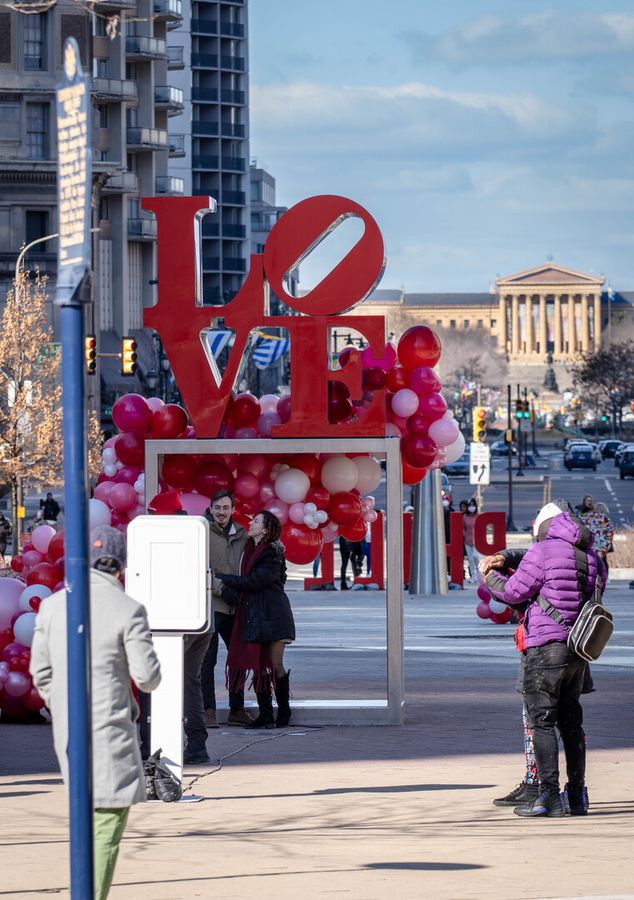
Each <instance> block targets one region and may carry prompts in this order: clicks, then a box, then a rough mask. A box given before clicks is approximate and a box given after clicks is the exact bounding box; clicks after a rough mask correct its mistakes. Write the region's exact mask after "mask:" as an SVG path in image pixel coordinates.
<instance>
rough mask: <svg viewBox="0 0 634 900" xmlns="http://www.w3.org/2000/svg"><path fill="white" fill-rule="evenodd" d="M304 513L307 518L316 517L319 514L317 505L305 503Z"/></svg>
mask: <svg viewBox="0 0 634 900" xmlns="http://www.w3.org/2000/svg"><path fill="white" fill-rule="evenodd" d="M304 512H305V513H306V515H307V516H314V515H315V513H316V512H317V504H316V503H304Z"/></svg>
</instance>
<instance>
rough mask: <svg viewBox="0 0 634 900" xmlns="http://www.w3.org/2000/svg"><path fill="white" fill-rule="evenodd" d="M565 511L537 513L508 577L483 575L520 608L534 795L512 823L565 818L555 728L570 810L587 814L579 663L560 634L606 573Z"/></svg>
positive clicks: (555, 507) (586, 534)
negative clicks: (542, 602)
mask: <svg viewBox="0 0 634 900" xmlns="http://www.w3.org/2000/svg"><path fill="white" fill-rule="evenodd" d="M562 506H563V507H564V509H563V510H562ZM565 507H567V504H566V503H565V501H555V502H553V503H548V504H546V506H544V507H543V508H542V509H541V510H540V511H539V513H538V515H537V518H536V519H535V522H534V525H533V536H534V537H535V539H536V543H534V544H533V545H532V546H531V547H530V549H529V550H528V551H527V552H526V554H525V555H524V557H523V559H522V561H521V563H520V565H519V567H518V569H517V571H516V572H515V574H514V575H512V576H510V577H507V576H505V575H502V574H501V573H499V572H497V571H495V570H491V571H489V572H488V574H487V576H486V583H487V586H488V588H489V590H490V591H491V593H492V594H493V596H494V597H496V598H497V599H499V600H501V601H502V602H504V603H507V604H508V605H509V606H515V607H525V608H526V611H525V615H524V629H525V644H524V646H525V650H524V655H525V670H524V679H523V693H524V701H525V704H526V710H527V714H528V720H529V724H530V726H531V728H532V730H533V742H534V746H535V757H536V761H537V774H538V777H539V785H540V789H539V794H538V797H537V799H536V800H533V801H531V802H529V803H526V804H524V805H522V806H518V807H517V808H516V809H515V813H516V814H517V815H519V816H550V817H559V816H563V815H564V814H565V813H564V806H563V803H562V799H561V795H560V792H559V752H558V745H557V734H556V731H555V727H557V728H558V729H559V732H560V734H561V738H562V741H563V745H564V751H565V754H566V768H567V773H568V785H567V791H568V800H569V803H570V807H571V809H572V808H574V809H576V810H581V809H583V808H587V795H586V792H585V762H586V760H585V756H586V745H585V734H584V731H583V725H582V722H583V713H582V710H581V704H580V703H579V697H580V695H581V689H582V684H583V676H584V671H585V662H584V660H583V659H581V657H579V656H577V655H576V654H575V653H573V652H572V650H570V649H569V648H568V645H567V639H568V630H567V628H570V626H571V625H572V624H573V623H574V621H575V620H576V618H577V616H578V615H579V611H580V610H581V607H582V606H583V604H584V603H585V601H586V600H587V599H589V598H590V597H591V596H592V594H593V591H594V586H595V582H596V579H597V578H601V581H602V587H603V588H605V573H604V568H603V564H602V563H601V561H600V559H599V557H598V556H597V555H596V553H595V552H594V551H593V550H592V534H591V532H590V531H589V530H588V529H587V528H586V526H585V525H584V524H583V523H582V522H581V521H580V520H579V519H578V518H576V517H575V516H574V515H573V514H572V513H571V512H568V511H565ZM568 509H569V507H568ZM540 595H541V597H543V598H544V599H545V600H546V601H548V603H549V604H550V605H551V606H552V607H554V609H555V610H556V611H557V612H558V613H559V614H560V615H562V616H563V617H564V619H565V623H566V626H567V627H564V625H560V624H558V623H557V622H555V620H554V619H552V618H551V617H550V616H549V615H548V613H547V612H546V611H545V610H543V609H542V608H541V606H540V605H539V603H538V602H537V598H538V597H539V596H540Z"/></svg>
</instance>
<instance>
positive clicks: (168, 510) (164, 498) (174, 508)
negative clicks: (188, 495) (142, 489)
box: [147, 491, 183, 516]
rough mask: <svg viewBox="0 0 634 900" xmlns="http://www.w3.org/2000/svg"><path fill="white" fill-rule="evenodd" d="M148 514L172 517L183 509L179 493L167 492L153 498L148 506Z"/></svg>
mask: <svg viewBox="0 0 634 900" xmlns="http://www.w3.org/2000/svg"><path fill="white" fill-rule="evenodd" d="M147 508H148V512H153V513H154V514H155V515H157V516H171V515H173V514H174V513H176V512H178V510H179V509H182V508H183V504H182V503H181V501H180V497H179V496H178V491H165V492H164V493H161V494H156V496H155V497H152V499H151V500H150V502H149V503H148V505H147Z"/></svg>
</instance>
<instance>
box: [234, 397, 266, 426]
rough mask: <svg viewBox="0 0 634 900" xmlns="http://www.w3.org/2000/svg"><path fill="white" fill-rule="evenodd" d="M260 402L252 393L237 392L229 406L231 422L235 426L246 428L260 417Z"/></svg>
mask: <svg viewBox="0 0 634 900" xmlns="http://www.w3.org/2000/svg"><path fill="white" fill-rule="evenodd" d="M260 413H261V410H260V404H259V403H258V401H257V399H256V398H255V397H254V396H253V394H248V393H247V394H238V396H237V397H236V399H235V402H234V404H233V406H232V408H231V417H230V418H231V424H232V425H233V426H234V427H235V428H248V427H249V425H255V423H256V422H257V420H258V419H259V418H260Z"/></svg>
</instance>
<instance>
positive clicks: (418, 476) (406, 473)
mask: <svg viewBox="0 0 634 900" xmlns="http://www.w3.org/2000/svg"><path fill="white" fill-rule="evenodd" d="M402 465H403V484H418V482H419V481H422V480H423V478H424V477H425V475H427V471H428V470H427V469H418V468H416V467H415V466H410V464H409V463H408V462H407V461H406V460H402Z"/></svg>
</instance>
